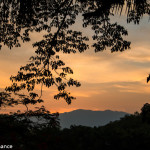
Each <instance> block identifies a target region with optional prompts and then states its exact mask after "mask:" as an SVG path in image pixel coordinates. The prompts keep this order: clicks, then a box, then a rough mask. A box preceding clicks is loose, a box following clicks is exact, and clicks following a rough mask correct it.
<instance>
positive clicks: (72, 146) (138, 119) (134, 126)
mask: <svg viewBox="0 0 150 150" xmlns="http://www.w3.org/2000/svg"><path fill="white" fill-rule="evenodd" d="M4 118H5V119H4ZM53 123H54V122H53ZM53 123H52V122H51V123H49V125H47V126H43V125H41V126H31V125H30V123H29V122H27V121H25V120H24V121H18V120H17V119H16V120H15V119H14V118H12V116H7V115H1V116H0V133H1V136H0V144H3V145H4V144H12V145H13V149H15V150H27V149H28V150H33V149H36V150H41V149H42V150H50V149H52V150H58V149H61V150H99V149H102V150H112V149H116V150H130V149H132V150H146V148H148V147H149V146H150V142H149V141H150V104H148V103H147V104H145V105H144V106H143V107H142V109H141V113H138V112H136V113H134V114H133V115H126V116H125V117H123V118H121V119H120V120H119V121H114V122H110V123H109V124H107V125H105V126H101V127H94V128H91V127H86V126H71V127H70V129H63V130H61V129H60V128H59V125H58V126H56V125H55V126H53V125H52V124H53Z"/></svg>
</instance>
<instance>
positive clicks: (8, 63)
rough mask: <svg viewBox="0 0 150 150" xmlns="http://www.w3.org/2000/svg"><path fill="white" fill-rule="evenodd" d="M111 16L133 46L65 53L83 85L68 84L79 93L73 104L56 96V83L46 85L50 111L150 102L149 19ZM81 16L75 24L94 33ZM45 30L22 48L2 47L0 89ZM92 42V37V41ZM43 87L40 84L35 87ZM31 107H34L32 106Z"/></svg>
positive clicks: (126, 107)
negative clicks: (84, 25) (120, 49)
mask: <svg viewBox="0 0 150 150" xmlns="http://www.w3.org/2000/svg"><path fill="white" fill-rule="evenodd" d="M112 20H113V21H114V22H115V21H118V23H119V24H121V25H123V26H124V27H125V28H126V29H127V30H128V33H129V35H128V36H127V37H126V39H127V40H128V41H131V49H130V50H127V51H124V52H114V53H111V52H110V50H109V49H107V50H105V51H103V52H98V53H95V52H94V49H93V48H90V49H88V50H87V51H86V52H84V53H81V54H80V53H77V54H69V55H68V54H62V53H60V58H61V59H62V60H64V61H65V62H66V65H67V66H69V67H71V68H72V69H73V71H74V74H73V75H72V76H71V77H72V78H75V79H77V80H78V81H80V82H81V87H78V88H75V87H73V88H69V89H68V90H69V91H70V92H71V94H72V95H73V96H75V97H76V99H75V100H73V101H72V104H71V105H68V104H67V103H66V102H65V101H64V100H63V99H60V100H59V101H57V100H54V98H53V96H54V94H56V92H57V90H56V87H50V88H49V89H48V88H45V87H44V88H43V99H44V100H45V102H44V105H45V106H46V108H47V109H48V110H50V111H51V112H60V113H63V112H68V111H72V110H75V109H88V110H108V109H109V110H113V111H124V112H128V113H134V112H135V111H139V112H140V109H141V107H142V106H143V104H145V103H150V84H148V83H146V79H147V76H148V75H149V73H150V42H149V39H150V30H149V25H150V22H149V21H148V20H149V17H148V16H144V17H143V18H142V20H141V22H140V24H139V25H134V24H133V23H131V24H127V23H126V17H125V16H115V17H113V18H112ZM81 21H82V17H81V16H79V17H78V18H77V22H76V24H75V25H74V26H73V27H72V28H75V29H76V30H79V31H82V32H83V34H84V35H87V36H89V37H90V36H92V33H93V31H92V30H91V29H90V28H87V29H83V28H82V24H81ZM42 35H43V32H41V33H33V34H31V39H32V41H31V42H29V43H25V44H22V47H21V48H13V49H12V50H9V49H8V48H7V47H3V48H2V50H1V51H0V79H1V80H0V90H1V91H2V90H3V89H4V88H5V87H6V86H8V85H10V84H11V82H10V81H9V78H10V76H11V75H16V74H17V72H18V71H19V68H20V66H23V65H25V64H26V63H27V61H28V59H29V57H30V56H32V55H34V51H35V49H33V48H32V43H34V42H36V41H38V40H40V39H41V37H42ZM89 42H90V43H92V41H91V40H90V41H89ZM36 90H37V91H39V90H40V89H39V88H38V87H37V89H36ZM24 108H25V107H24V106H17V107H13V108H11V107H10V108H5V109H2V110H0V111H1V112H8V111H15V110H17V109H24ZM31 108H32V107H31Z"/></svg>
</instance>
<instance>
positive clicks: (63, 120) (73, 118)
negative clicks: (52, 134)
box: [59, 109, 128, 128]
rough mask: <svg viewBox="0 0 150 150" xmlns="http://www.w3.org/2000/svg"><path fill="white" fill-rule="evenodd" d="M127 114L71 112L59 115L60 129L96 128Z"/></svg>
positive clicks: (78, 110)
mask: <svg viewBox="0 0 150 150" xmlns="http://www.w3.org/2000/svg"><path fill="white" fill-rule="evenodd" d="M127 114H128V113H126V112H120V111H111V110H105V111H92V110H83V109H77V110H74V111H71V112H65V113H60V115H59V119H60V125H61V128H70V126H71V125H76V126H77V125H83V126H89V127H94V126H96V127H98V126H103V125H106V124H108V123H109V122H111V121H116V120H119V119H120V118H121V117H124V116H125V115H127Z"/></svg>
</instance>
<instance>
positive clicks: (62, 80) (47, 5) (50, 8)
mask: <svg viewBox="0 0 150 150" xmlns="http://www.w3.org/2000/svg"><path fill="white" fill-rule="evenodd" d="M123 9H126V11H125V12H126V16H127V17H126V18H127V23H131V22H134V24H139V23H140V19H141V18H142V16H143V15H145V14H148V15H150V1H149V0H114V1H110V0H93V1H90V0H68V1H66V0H30V1H29V0H1V1H0V16H1V17H0V47H1V49H2V48H3V46H4V45H6V46H7V47H8V48H10V49H12V48H13V47H21V41H23V42H24V43H25V42H29V41H30V40H32V39H31V38H30V35H31V34H32V32H41V31H46V34H45V35H44V36H43V39H42V40H40V41H38V42H35V43H32V44H33V47H35V48H36V51H35V55H34V56H31V57H30V60H29V63H28V64H26V65H25V66H21V67H20V70H19V71H18V73H17V74H16V76H11V77H10V80H11V81H12V85H11V86H7V87H6V89H5V90H6V92H1V93H0V107H2V106H13V105H18V104H23V105H25V106H26V107H27V105H28V104H36V103H41V102H43V100H42V99H41V96H42V89H41V95H38V94H37V93H34V92H33V90H34V88H35V85H36V84H40V85H41V88H42V86H46V87H48V88H49V87H51V86H53V85H54V86H56V87H57V89H58V94H56V95H55V96H54V98H55V99H60V98H64V100H65V101H66V102H67V103H68V104H71V101H72V100H73V99H74V98H75V97H73V96H71V94H70V92H68V90H66V87H70V86H76V87H79V86H80V85H81V84H80V82H78V81H77V80H75V79H72V78H70V79H68V76H67V75H68V74H73V70H72V69H71V68H70V67H68V66H66V64H65V62H64V61H63V60H61V59H60V58H59V52H63V53H67V54H71V53H77V52H79V53H82V52H84V51H86V50H87V49H89V48H90V47H94V50H95V52H99V51H103V50H106V49H107V48H110V50H111V52H118V51H120V52H122V51H125V50H127V49H129V48H130V44H131V43H130V41H126V40H124V36H127V35H128V31H127V29H125V28H124V27H123V26H121V25H119V24H118V23H117V22H115V23H112V22H111V16H113V15H115V14H120V15H121V14H122V13H123ZM79 14H82V16H83V18H82V21H83V22H82V26H83V28H87V27H91V30H93V31H94V33H93V36H92V37H87V36H85V35H83V33H82V31H76V30H73V29H72V28H71V27H72V25H74V24H75V22H76V19H77V16H78V15H79ZM89 38H92V39H93V43H92V45H89V42H88V41H89ZM12 50H13V49H12ZM24 89H26V90H27V91H28V92H29V95H23V94H20V93H19V92H20V91H21V90H24ZM12 93H14V94H15V95H17V96H18V99H14V98H12V95H13V94H12ZM27 109H28V107H27Z"/></svg>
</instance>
